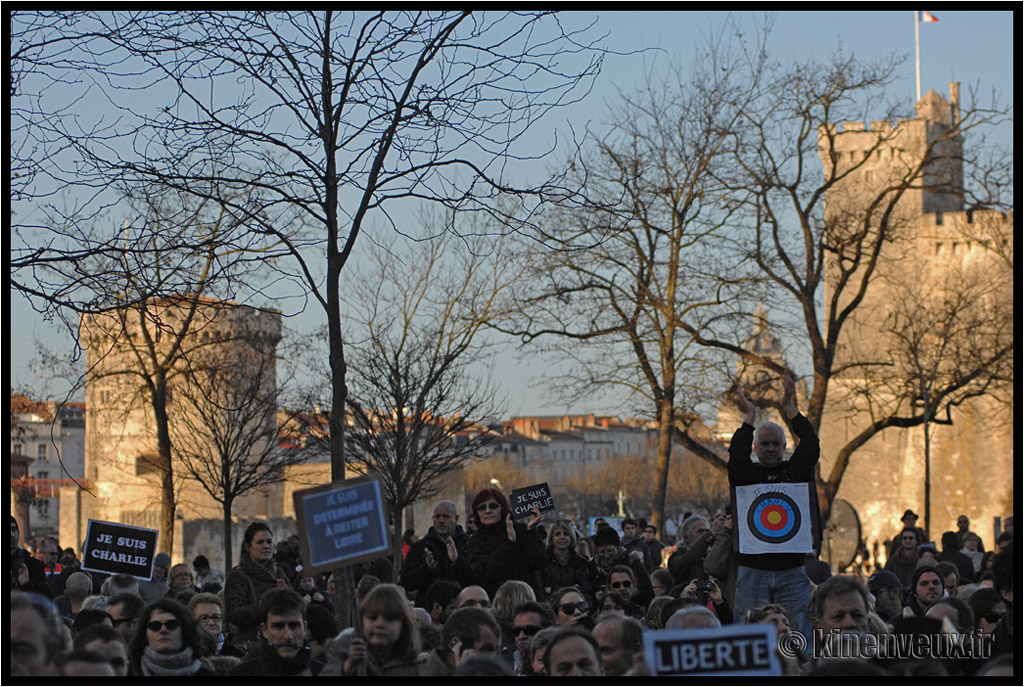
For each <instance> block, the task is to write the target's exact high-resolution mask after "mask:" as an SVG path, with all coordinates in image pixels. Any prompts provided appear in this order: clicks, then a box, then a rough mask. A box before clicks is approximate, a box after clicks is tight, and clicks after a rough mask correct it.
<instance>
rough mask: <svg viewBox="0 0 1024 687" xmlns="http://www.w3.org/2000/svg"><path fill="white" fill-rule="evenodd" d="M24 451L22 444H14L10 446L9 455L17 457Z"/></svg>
mask: <svg viewBox="0 0 1024 687" xmlns="http://www.w3.org/2000/svg"><path fill="white" fill-rule="evenodd" d="M24 450H25V446H24V445H22V444H14V445H13V446H11V453H17V454H18V455H19V456H20V455H21V452H22V451H24Z"/></svg>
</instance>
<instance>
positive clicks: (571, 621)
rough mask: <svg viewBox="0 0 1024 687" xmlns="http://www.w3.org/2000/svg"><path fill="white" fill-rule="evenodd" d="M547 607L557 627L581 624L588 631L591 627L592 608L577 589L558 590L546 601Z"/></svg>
mask: <svg viewBox="0 0 1024 687" xmlns="http://www.w3.org/2000/svg"><path fill="white" fill-rule="evenodd" d="M548 605H549V606H551V610H552V612H553V613H554V616H555V625H557V626H558V627H563V628H564V627H572V626H573V625H579V624H582V625H583V626H584V627H587V628H588V629H589V628H590V627H592V626H593V624H592V623H591V622H590V611H591V609H592V607H591V605H590V602H588V601H587V599H586V597H584V596H583V592H581V591H580V589H579V587H566V588H564V589H559V590H558V591H556V592H555V593H554V594H552V595H551V598H550V599H548Z"/></svg>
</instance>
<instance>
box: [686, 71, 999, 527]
mask: <svg viewBox="0 0 1024 687" xmlns="http://www.w3.org/2000/svg"><path fill="white" fill-rule="evenodd" d="M898 64H899V61H898V60H895V59H887V60H882V61H880V62H878V63H875V64H865V63H861V62H859V61H857V60H855V59H853V58H851V57H847V56H844V55H842V54H837V55H836V56H834V58H833V59H832V61H831V62H829V63H816V64H806V65H797V66H795V67H792V68H782V67H772V68H771V69H770V70H769V71H768V73H767V74H765V75H762V76H761V77H760V78H761V80H762V82H763V83H764V84H765V87H764V88H763V89H762V90H761V95H760V96H759V98H758V99H757V100H755V101H753V102H751V103H750V104H749V105H748V107H747V108H746V109H745V111H744V112H743V113H742V121H741V122H740V124H739V126H737V127H736V129H735V130H734V134H735V135H734V138H733V140H732V142H731V144H730V145H729V153H730V165H729V166H728V169H730V170H731V171H732V174H730V175H729V176H728V177H726V178H725V179H724V181H725V182H726V184H727V185H728V186H729V187H730V188H731V189H732V192H733V195H732V197H733V198H736V199H738V200H740V201H741V202H743V204H744V205H743V207H744V208H745V209H746V212H745V213H744V215H745V217H744V219H743V224H742V226H745V227H748V233H747V235H746V236H745V238H744V241H745V244H746V247H745V248H744V250H743V252H742V253H740V255H739V257H742V258H743V259H744V260H747V261H749V263H750V264H752V265H754V266H756V270H757V273H758V275H759V281H760V285H759V286H757V287H755V286H753V285H752V284H750V283H737V280H736V279H735V275H733V274H728V273H722V274H720V276H719V284H720V289H721V296H720V298H718V299H716V302H715V303H714V304H713V309H712V311H713V312H715V313H716V314H717V317H716V318H710V317H708V316H706V315H705V317H704V318H702V319H698V318H691V317H687V318H684V319H683V320H681V321H680V323H679V327H680V328H681V329H682V330H683V331H685V332H686V334H687V335H689V337H691V340H692V341H693V342H694V343H696V344H698V345H700V346H705V347H709V348H711V349H714V350H718V351H723V352H729V353H731V354H733V355H736V356H738V357H740V358H741V359H742V360H744V361H745V363H746V364H747V365H748V366H762V367H764V368H766V369H768V370H770V371H772V373H773V374H787V375H791V376H794V371H793V370H792V369H790V368H789V367H788V366H787V365H785V364H783V363H782V362H781V361H779V360H777V359H774V358H772V357H770V356H766V355H764V354H763V353H761V352H758V351H755V350H749V349H747V348H745V347H744V346H742V345H741V344H740V343H739V342H738V341H737V340H736V338H735V332H736V331H737V328H736V323H737V322H749V321H750V313H751V312H752V311H753V307H752V306H753V303H754V302H755V299H756V298H757V297H759V296H760V297H763V298H764V300H765V301H766V302H767V303H768V305H769V311H770V312H771V313H772V314H773V315H774V316H775V321H774V323H773V324H774V327H773V328H774V329H775V330H776V331H781V332H785V331H799V332H800V335H799V338H800V340H801V344H802V347H804V350H805V351H806V352H807V353H809V355H810V360H811V365H812V375H811V376H810V379H809V387H810V398H809V399H808V403H807V408H806V410H805V411H804V413H805V415H806V416H807V417H808V419H809V420H810V421H811V423H812V424H813V425H814V426H815V428H816V429H819V428H820V425H821V420H822V415H823V413H824V411H825V408H826V404H827V403H828V401H829V398H830V385H831V384H832V382H833V381H834V380H836V379H838V378H840V377H841V376H842V375H843V374H844V373H847V372H850V371H855V370H857V369H858V368H860V367H861V366H862V365H864V364H870V363H871V362H872V360H866V359H864V358H857V357H856V356H851V355H849V353H850V350H851V349H850V346H849V342H850V341H851V337H852V336H854V335H866V334H867V332H869V331H870V329H864V328H862V327H863V326H864V325H863V324H862V323H864V322H866V321H868V320H869V319H870V318H871V313H872V311H873V310H875V309H876V305H877V303H876V301H875V298H876V297H873V296H872V294H874V293H877V292H876V291H874V290H872V289H871V287H872V285H873V284H874V283H875V282H876V281H877V280H878V279H879V277H880V276H881V272H880V265H882V264H883V263H884V262H885V261H886V260H887V259H889V258H891V257H893V256H892V255H891V254H890V253H891V246H892V245H893V244H894V242H899V241H905V240H908V239H909V238H910V237H913V236H915V235H916V233H917V231H918V227H919V223H920V221H921V217H922V214H924V213H928V212H935V211H936V210H938V211H942V210H945V211H955V210H960V209H962V208H963V201H964V198H970V197H972V190H975V189H978V187H979V185H980V184H981V183H982V182H984V180H985V178H987V177H988V175H985V174H982V173H981V172H980V168H981V160H979V159H978V158H972V157H971V155H970V153H969V152H968V151H969V145H968V143H967V142H965V140H964V136H965V135H968V134H970V133H971V132H974V131H976V130H984V129H986V128H989V127H992V126H994V125H997V124H999V123H1001V122H1004V121H1006V118H1007V116H1008V114H1007V112H1006V111H1005V110H1003V109H1001V108H1000V107H999V106H998V104H997V103H993V104H991V105H989V106H982V105H980V104H979V103H978V101H977V99H976V95H975V94H973V93H972V94H971V97H970V101H969V102H965V103H961V102H959V101H957V102H955V103H954V104H953V106H952V108H951V107H950V106H949V104H946V105H945V106H943V105H942V104H941V102H940V101H939V100H937V99H934V98H932V97H931V96H929V97H928V98H926V99H925V100H923V101H922V103H920V104H919V107H920V108H921V112H920V113H919V114H920V117H921V118H922V119H925V118H927V120H928V121H929V122H934V123H933V124H930V126H931V128H929V129H928V133H927V135H924V134H921V135H920V136H919V137H918V138H914V134H913V133H912V132H915V131H917V132H923V131H924V129H923V127H924V122H923V121H921V120H919V119H916V118H912V117H900V113H901V110H900V109H898V108H891V109H889V110H887V111H886V112H885V113H884V116H883V118H882V119H881V120H880V121H876V122H874V123H872V125H871V126H870V127H868V128H865V127H864V125H863V124H859V125H851V126H850V127H849V128H848V129H846V128H843V129H840V124H841V123H843V122H851V121H852V122H855V123H856V122H863V118H864V116H863V112H864V111H868V112H871V111H873V110H875V109H876V108H878V107H881V104H882V102H883V100H884V98H885V96H886V92H887V87H888V86H889V85H890V84H891V82H892V81H893V79H894V76H895V70H896V68H897V66H898ZM943 108H944V109H943ZM951 110H952V113H951ZM915 121H916V122H917V123H916V124H915ZM897 122H898V125H897V124H896V123H897ZM908 132H909V133H908ZM897 149H899V150H900V154H899V156H896V155H895V151H896V150H897ZM883 160H884V162H883ZM965 160H968V161H969V162H970V163H971V164H967V163H965ZM996 162H997V163H998V164H1002V165H1005V163H1006V160H1005V158H996ZM819 163H820V166H819ZM822 168H824V169H822ZM964 170H973V171H974V176H965V174H964ZM996 174H997V176H998V175H999V174H998V170H996ZM981 190H982V191H983V190H984V189H981ZM826 199H827V201H828V202H827V204H826ZM730 245H733V244H727V245H726V246H725V247H726V248H728V247H729V246H730ZM744 293H745V296H746V306H745V307H742V304H743V303H744V298H743V295H744ZM730 303H736V304H741V307H739V308H735V307H731V306H730ZM858 328H860V329H859V332H858ZM1000 347H1001V346H1000V345H998V344H995V349H999V348H1000ZM962 373H963V374H964V375H965V376H969V375H970V374H972V371H971V370H963V371H962ZM854 374H856V372H854ZM796 376H798V375H796ZM796 376H795V377H796ZM922 422H924V417H923V415H922V414H920V413H915V414H912V415H910V416H905V415H899V414H898V415H893V416H891V417H888V418H880V419H879V421H878V422H875V423H873V424H872V427H871V428H869V434H874V433H877V432H879V431H881V430H882V429H884V428H885V427H886V426H902V427H907V426H916V425H919V424H921V423H922ZM678 436H679V437H680V439H681V441H683V442H684V443H685V444H686V445H687V446H688V447H694V450H695V451H698V452H699V450H700V449H699V447H697V446H696V444H697V442H695V441H693V440H692V437H689V436H688V435H687V432H686V431H685V428H684V427H680V432H679V433H678ZM866 438H867V437H864V436H859V437H857V438H856V440H854V441H850V442H847V443H846V444H845V445H844V446H843V447H841V448H840V450H839V451H838V455H837V459H836V461H835V463H834V464H833V467H832V470H831V472H830V474H829V475H828V477H827V478H826V479H825V480H822V481H821V482H822V486H823V490H824V493H823V496H824V503H823V506H824V508H825V510H826V511H827V510H828V508H829V504H830V503H831V501H832V499H833V498H834V497H835V494H836V492H837V491H838V489H839V485H840V483H841V481H842V478H843V475H844V473H845V471H846V468H847V466H848V465H849V460H850V458H851V456H852V454H853V451H854V450H855V449H856V448H857V447H858V446H860V445H862V443H863V441H866ZM702 455H704V456H705V457H707V458H708V459H709V460H712V461H714V460H715V458H714V456H711V455H710V454H707V453H703V454H702Z"/></svg>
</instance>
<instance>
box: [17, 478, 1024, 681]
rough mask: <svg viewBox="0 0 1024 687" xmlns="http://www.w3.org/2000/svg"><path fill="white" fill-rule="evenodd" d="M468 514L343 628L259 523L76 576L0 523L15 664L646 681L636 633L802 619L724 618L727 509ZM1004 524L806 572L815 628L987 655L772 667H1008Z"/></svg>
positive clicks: (761, 612)
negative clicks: (568, 515)
mask: <svg viewBox="0 0 1024 687" xmlns="http://www.w3.org/2000/svg"><path fill="white" fill-rule="evenodd" d="M469 517H470V523H471V524H470V525H469V527H467V528H466V529H464V528H463V527H462V524H461V522H460V520H461V518H460V515H459V512H458V509H457V506H456V505H455V504H454V503H452V502H449V501H441V502H439V503H437V504H436V506H435V508H434V514H433V526H432V527H431V528H430V530H429V531H428V533H427V534H426V536H425V537H423V538H422V539H420V540H418V541H415V542H414V543H413V544H412V546H411V547H410V548H409V549H408V553H407V554H406V557H405V560H404V564H403V565H402V567H401V574H400V577H399V579H398V580H395V581H393V582H392V581H389V580H388V579H387V577H388V576H387V570H388V567H387V566H383V565H377V566H373V567H372V568H371V567H370V566H364V568H365V570H364V572H363V574H362V575H361V576H360V577H359V579H358V584H357V597H358V598H357V600H356V601H357V606H356V608H357V611H356V613H357V618H358V620H357V622H356V623H355V627H352V628H346V629H341V628H339V627H338V625H337V623H336V620H335V613H334V608H333V606H334V603H335V599H334V587H333V580H332V579H330V578H327V579H326V580H325V579H324V578H323V577H322V576H320V575H308V574H304V573H303V571H302V565H301V560H300V558H299V556H298V553H297V550H293V549H291V548H290V547H288V546H287V543H285V545H283V546H282V547H281V551H277V550H276V549H275V546H274V537H273V532H271V530H270V528H269V527H268V526H267V524H266V523H263V522H254V523H252V524H251V525H250V526H249V527H248V529H247V530H246V532H245V536H244V538H243V542H242V547H241V551H240V552H239V553H240V558H239V562H238V565H237V566H235V567H234V568H233V569H232V570H231V571H229V572H228V574H227V575H224V574H223V573H221V572H220V571H218V570H216V569H215V568H213V567H211V566H210V564H209V561H208V560H207V559H206V558H205V557H204V556H197V557H196V558H195V559H194V560H193V561H192V562H191V563H188V562H179V563H176V564H174V565H171V562H170V559H169V557H167V556H166V555H163V554H162V555H161V556H160V558H159V560H158V561H157V564H156V565H155V569H156V570H155V572H156V574H154V577H153V579H152V580H148V581H140V580H137V579H135V578H133V577H129V576H125V575H115V576H104V575H99V574H95V573H86V572H83V571H81V570H80V569H79V566H78V565H77V561H76V559H75V557H74V554H73V552H70V553H69V552H63V551H61V549H60V547H59V545H58V544H57V542H55V541H53V540H52V539H48V540H46V542H45V545H44V546H43V547H42V550H41V554H42V560H39V559H36V558H34V557H33V556H31V555H29V554H28V552H27V551H26V550H25V549H23V548H21V547H20V546H19V545H18V535H19V532H18V529H17V527H18V526H17V521H16V520H14V519H13V518H12V519H11V528H12V534H11V540H12V545H11V548H12V554H13V559H14V566H15V567H13V568H12V573H11V584H12V586H13V588H14V591H12V593H11V607H10V608H11V637H12V663H11V671H12V674H13V675H47V674H50V675H53V674H64V675H69V676H70V675H109V676H124V675H133V676H151V675H201V676H209V675H236V676H237V675H242V676H256V675H267V676H281V675H345V676H391V677H417V676H423V677H437V676H449V675H506V676H508V675H521V676H562V675H608V676H616V675H645V674H650V667H649V666H648V665H646V663H645V662H644V653H643V646H644V634H645V633H646V632H650V631H656V630H664V629H699V628H718V627H721V626H724V625H730V624H744V623H760V624H766V625H771V626H772V627H774V628H775V631H776V632H777V634H778V636H780V637H784V636H786V635H787V634H789V633H792V632H794V631H796V630H797V629H798V627H799V622H800V620H799V618H800V616H799V615H798V614H796V613H794V609H793V608H792V607H789V606H787V605H786V604H785V603H781V602H768V603H762V604H759V605H758V606H757V607H754V608H748V609H746V610H744V611H743V612H737V610H736V609H737V599H736V596H737V595H736V589H735V587H736V584H737V583H736V581H735V578H736V569H737V568H738V562H737V561H736V555H735V553H732V547H731V545H729V546H727V545H722V546H721V547H720V548H722V549H723V551H722V552H717V551H716V548H715V547H716V546H718V545H719V544H720V542H726V543H728V542H731V539H732V535H731V528H732V522H731V518H729V517H726V516H723V515H721V514H718V515H716V516H713V517H708V516H706V515H703V514H694V515H692V516H691V517H689V518H687V520H686V521H685V522H684V524H683V527H682V539H681V540H680V542H679V543H678V544H677V546H676V547H674V550H672V549H668V548H665V547H664V546H663V545H662V543H661V542H660V541H658V539H657V530H656V529H655V528H654V527H653V526H652V525H649V524H646V523H644V522H643V521H639V522H638V521H635V520H632V519H630V518H627V519H625V520H623V521H622V523H621V531H616V530H615V529H613V528H612V527H610V526H608V525H607V524H606V523H603V522H601V521H598V523H597V524H598V529H597V530H596V532H595V533H594V534H592V535H587V534H585V533H582V532H580V531H579V530H578V529H577V527H576V526H575V525H574V524H573V523H572V522H570V521H568V520H557V521H555V522H551V523H547V524H542V523H541V519H540V518H539V517H538V516H537V515H536V514H535V515H534V516H533V517H531V518H530V519H529V521H528V522H526V523H520V522H516V521H514V520H513V519H512V518H511V509H510V508H509V504H508V501H507V499H506V498H505V496H504V494H502V493H501V492H500V491H498V490H496V489H486V490H484V491H482V492H480V494H478V495H477V497H476V498H475V499H474V501H473V506H472V512H471V513H470V516H469ZM1006 524H1007V526H1008V528H1009V529H1008V530H1007V532H1006V533H1005V535H1006V536H1000V537H999V544H998V550H997V551H996V552H995V554H994V555H991V556H986V557H984V559H983V560H978V566H977V568H975V567H974V564H973V562H972V561H973V559H972V558H971V557H970V556H969V554H968V553H962V554H961V553H960V552H961V550H963V551H973V550H975V549H974V547H972V546H969V545H968V544H967V543H966V539H967V537H969V536H973V537H974V539H975V541H976V543H977V544H978V545H982V543H981V540H980V538H979V537H977V535H974V534H973V533H969V534H968V535H965V536H964V537H963V538H961V534H960V533H958V532H953V531H950V532H947V533H946V535H944V536H943V543H944V546H943V547H942V551H939V552H934V551H929V550H928V547H927V546H925V547H921V546H919V545H917V544H916V543H915V544H914V547H913V549H912V548H911V546H910V544H911V539H910V536H909V534H910V533H913V534H914V539H915V541H916V538H917V536H918V533H917V532H915V530H914V527H912V526H911V527H906V528H905V529H904V530H903V531H902V532H901V534H900V536H899V537H897V538H896V542H897V545H898V549H896V550H894V555H893V557H892V558H890V561H891V562H892V565H891V566H889V565H887V566H886V569H883V570H879V571H877V572H875V573H874V574H872V575H871V576H870V577H869V578H868V579H867V581H866V582H865V581H863V580H862V578H861V577H859V576H854V575H831V574H830V573H828V572H826V574H825V575H824V576H823V577H819V578H818V580H817V582H815V581H812V580H811V579H810V576H809V573H808V577H807V582H808V585H809V586H810V588H811V589H812V601H811V607H810V609H809V612H808V614H807V615H808V617H809V618H810V620H811V624H812V626H813V628H816V629H819V630H820V631H822V632H824V633H828V632H832V631H841V632H844V633H871V632H874V633H879V632H887V633H895V634H900V633H903V634H936V633H943V632H945V633H955V634H957V635H960V636H967V637H971V638H980V639H981V640H982V644H980V645H978V644H976V645H975V646H983V647H984V650H983V651H981V652H977V655H973V654H972V655H970V656H967V655H965V656H960V657H955V656H954V657H943V659H944V660H941V661H928V660H920V659H918V660H913V659H910V660H902V661H893V660H891V659H890V660H884V661H883V660H875V661H866V660H861V661H853V662H852V663H853V664H854V665H851V661H849V660H830V659H823V658H814V647H813V645H809V646H808V647H807V648H806V650H805V651H803V652H800V653H799V654H797V655H795V656H794V655H780V659H781V661H782V665H783V670H784V672H785V673H787V674H791V675H805V674H820V672H821V671H826V672H827V671H829V670H834V669H835V668H834V666H833V664H840V663H841V664H843V666H844V668H843V670H844V671H846V672H845V674H851V673H850V671H854V672H858V671H861V674H878V675H882V674H885V672H884V671H888V672H889V673H892V672H896V673H898V674H914V675H943V674H949V675H967V674H971V675H973V674H1001V673H1000V672H999V671H1000V670H1012V656H1013V653H1012V652H1013V617H1012V603H1013V597H1012V589H1013V559H1012V556H1013V553H1012V549H1013V543H1012V542H1013V539H1012V520H1008V522H1007V523H1006ZM467 529H468V530H470V532H467ZM949 535H952V536H949ZM954 536H955V537H956V538H957V540H958V541H957V542H954V541H953V537H954ZM474 542H475V543H474ZM652 549H653V552H652ZM662 550H664V552H665V553H664V555H662V554H661V551H662ZM670 551H671V553H670ZM901 551H906V552H907V553H905V554H903V555H900V552H901ZM716 554H718V555H716ZM952 554H958V555H957V556H953V555H952ZM58 556H59V557H60V561H61V563H60V566H61V567H60V569H58V568H57V565H56V564H55V558H56V557H58ZM961 557H963V558H966V559H967V561H968V565H969V566H970V574H967V572H968V571H967V569H966V568H965V567H963V566H962V565H958V563H963V561H962V560H960V558H961ZM912 559H913V564H912V565H911V564H910V561H911V560H912ZM808 570H809V568H808ZM371 573H376V574H371ZM382 577H383V578H384V581H381V578H382ZM727 580H731V582H728V583H727ZM740 584H742V583H740ZM986 657H987V658H989V660H988V661H986V660H985V659H986Z"/></svg>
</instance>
